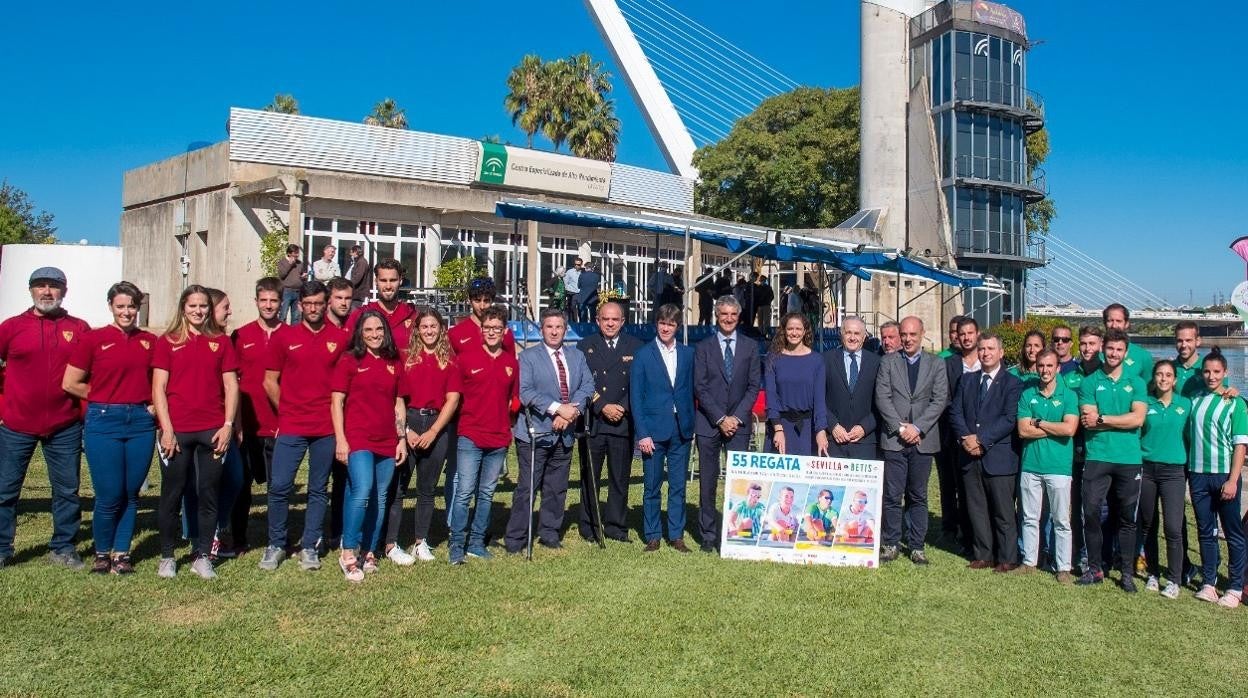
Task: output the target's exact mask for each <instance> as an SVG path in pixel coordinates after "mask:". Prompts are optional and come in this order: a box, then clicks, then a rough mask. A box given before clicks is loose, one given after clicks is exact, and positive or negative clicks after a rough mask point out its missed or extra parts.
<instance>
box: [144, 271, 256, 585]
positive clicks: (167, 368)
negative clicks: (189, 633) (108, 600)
mask: <svg viewBox="0 0 1248 698" xmlns="http://www.w3.org/2000/svg"><path fill="white" fill-rule="evenodd" d="M237 370H238V359H237V357H236V355H235V354H234V347H233V345H232V344H231V343H230V340H229V337H227V336H225V334H224V333H222V331H221V327H220V325H218V324H217V319H216V316H215V308H214V307H213V304H212V298H211V296H210V295H209V292H208V289H206V288H204V287H203V286H200V285H198V284H192V285H191V286H187V287H186V289H185V290H184V291H182V295H181V297H179V298H178V312H177V314H176V316H175V317H174V319H173V322H172V323H171V324H170V325H169V329H168V330H166V331H165V334H164V335H162V336H161V337H160V339H158V340H157V341H156V348H155V351H154V352H153V356H152V405H153V406H154V407H155V410H156V420H157V422H158V424H159V426H160V457H161V464H162V472H161V478H160V507H159V511H158V521H159V526H160V568H159V570H158V571H157V575H158V576H160V577H165V578H172V577H174V576H175V575H176V574H177V569H178V568H177V563H176V562H175V560H174V557H173V552H174V545H175V543H176V540H177V535H178V507H179V505H180V504H181V503H182V494H183V492H184V491H185V490H186V481H187V477H189V476H192V475H194V477H195V478H196V486H197V487H196V489H197V491H198V494H199V502H198V506H197V507H196V511H195V516H196V518H197V520H198V523H199V531H198V534H199V535H198V536H197V537H196V539H195V540H193V541H192V546H191V556H192V562H191V571H192V572H194V573H195V574H197V575H199V576H200V577H202V578H204V579H215V578H216V576H217V573H216V572H215V571H214V570H213V566H212V560H211V558H210V557H209V554H210V553H211V551H212V538H213V532H214V531H215V529H216V525H217V492H218V491H219V489H220V487H221V468H222V460H223V459H224V457H225V453H226V451H227V450H228V449H229V446H230V441H231V440H232V439H233V437H234V415H235V413H236V412H237V411H238V374H237V373H236V371H237ZM190 514H191V512H189V511H188V512H187V515H188V516H190Z"/></svg>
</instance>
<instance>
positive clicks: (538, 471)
mask: <svg viewBox="0 0 1248 698" xmlns="http://www.w3.org/2000/svg"><path fill="white" fill-rule="evenodd" d="M541 321H542V343H541V344H540V345H539V346H536V347H529V348H528V349H525V350H524V351H522V352H520V356H519V357H518V358H519V363H520V405H521V407H520V411H521V415H520V417H519V419H517V420H516V423H515V426H514V427H513V428H512V435H513V436H515V437H516V453H517V454H518V455H519V457H518V458H517V460H518V461H519V462H520V468H519V471H520V472H519V477H518V478H517V480H516V492H515V495H514V497H513V498H512V504H511V518H510V519H509V520H508V521H507V533H506V537H505V539H504V545H505V546H506V547H507V552H511V553H516V552H519V551H520V550H521V548H523V547H524V545H525V543H526V541H527V537H528V530H529V525H530V524H531V522H532V517H533V510H532V509H530V508H529V492H530V488H540V489H541V492H542V506H541V511H540V514H539V516H538V526H537V539H538V542H539V543H541V545H543V546H545V547H547V548H560V547H562V544H560V542H559V534H560V531H562V529H563V513H564V501H565V499H566V497H567V494H568V468H569V465H570V464H571V463H572V443H573V440H574V439H575V434H576V420H577V418H578V417H580V416H581V415H582V414H583V413H584V412H585V409H586V406H587V405H588V404H589V396H590V395H591V394H593V392H594V379H593V375H592V374H590V372H589V366H587V365H586V364H585V355H584V354H582V353H581V352H580V351H578V350H576V349H573V348H571V347H565V346H563V335H564V334H565V333H566V332H567V330H568V323H567V319H566V317H565V316H564V314H563V311H562V310H559V309H557V308H547V309H545V310H543V311H542V316H541ZM530 459H532V461H533V463H532V468H533V474H532V479H530V476H529V467H530V463H529V460H530Z"/></svg>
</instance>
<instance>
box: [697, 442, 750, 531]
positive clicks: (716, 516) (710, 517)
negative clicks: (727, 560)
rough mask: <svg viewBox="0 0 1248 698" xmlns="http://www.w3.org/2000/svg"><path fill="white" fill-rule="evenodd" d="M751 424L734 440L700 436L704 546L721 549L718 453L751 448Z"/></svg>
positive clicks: (700, 521)
mask: <svg viewBox="0 0 1248 698" xmlns="http://www.w3.org/2000/svg"><path fill="white" fill-rule="evenodd" d="M750 428H751V426H750V423H749V422H748V421H747V422H746V423H745V424H742V425H741V426H740V428H738V429H737V433H736V434H734V435H733V437H732V438H731V439H728V438H725V437H724V435H723V433H722V432H720V431H716V432H715V435H714V436H702V435H701V434H698V529H699V530H700V531H701V533H702V544H703V545H714V546H716V547H718V546H719V534H720V524H721V523H723V517H722V516H720V513H719V509H718V508H716V506H715V505H716V504H717V503H718V502H719V472H720V470H719V454H720V451H724V452H727V451H746V450H749V447H750V435H751V434H750Z"/></svg>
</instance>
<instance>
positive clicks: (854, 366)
mask: <svg viewBox="0 0 1248 698" xmlns="http://www.w3.org/2000/svg"><path fill="white" fill-rule="evenodd" d="M856 385H858V352H852V353H850V355H849V389H850V390H851V391H852V390H853V389H854V386H856Z"/></svg>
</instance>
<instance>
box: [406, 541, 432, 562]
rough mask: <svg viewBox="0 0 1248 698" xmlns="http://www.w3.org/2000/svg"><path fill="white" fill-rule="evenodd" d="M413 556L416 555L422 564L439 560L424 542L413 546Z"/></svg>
mask: <svg viewBox="0 0 1248 698" xmlns="http://www.w3.org/2000/svg"><path fill="white" fill-rule="evenodd" d="M412 555H415V556H416V558H417V559H419V560H420V561H421V562H433V561H434V560H436V559H438V558H436V557H434V555H433V551H432V550H430V549H429V544H428V543H426V542H425V541H423V540H422V541H421V542H419V543H417V544H416V545H413V546H412Z"/></svg>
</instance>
